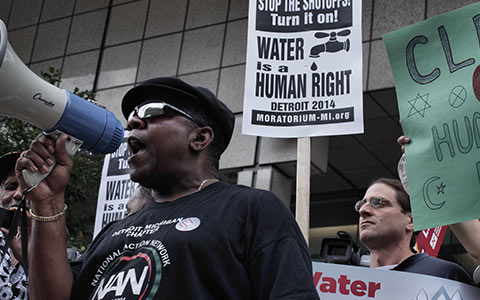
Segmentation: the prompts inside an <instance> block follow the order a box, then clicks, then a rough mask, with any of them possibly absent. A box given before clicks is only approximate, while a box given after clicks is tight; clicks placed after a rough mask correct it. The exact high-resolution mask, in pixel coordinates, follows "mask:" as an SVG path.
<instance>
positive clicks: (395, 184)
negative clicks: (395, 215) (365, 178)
mask: <svg viewBox="0 0 480 300" xmlns="http://www.w3.org/2000/svg"><path fill="white" fill-rule="evenodd" d="M376 183H383V184H385V185H388V186H389V187H391V188H392V189H394V190H395V196H396V198H397V202H398V204H399V205H400V207H401V208H402V213H404V214H406V213H411V212H412V206H411V204H410V196H409V195H408V193H407V192H406V191H405V189H404V188H403V185H402V182H401V181H400V180H398V179H393V178H378V179H376V180H374V181H372V182H371V183H370V185H369V186H368V187H371V186H372V185H374V184H376ZM417 235H418V232H414V233H413V234H412V238H411V239H410V250H411V251H412V252H413V253H417V251H416V250H415V244H416V241H417Z"/></svg>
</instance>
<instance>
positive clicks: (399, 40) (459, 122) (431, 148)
mask: <svg viewBox="0 0 480 300" xmlns="http://www.w3.org/2000/svg"><path fill="white" fill-rule="evenodd" d="M383 38H384V41H385V46H386V48H387V53H388V56H389V59H390V64H391V67H392V70H393V75H394V78H395V86H396V92H397V98H398V106H399V111H400V120H401V122H402V127H403V130H404V134H405V135H406V136H409V137H411V139H412V142H411V143H410V144H409V145H407V147H406V168H407V174H408V182H409V189H410V196H411V199H412V212H413V220H414V224H415V230H421V229H426V228H431V227H436V226H440V225H447V224H452V223H457V222H461V221H465V220H469V219H474V218H479V217H480V3H476V4H473V5H470V6H467V7H464V8H462V9H458V10H456V11H452V12H450V13H447V14H444V15H441V16H438V17H435V18H432V19H429V20H426V21H423V22H420V23H417V24H414V25H411V26H408V27H405V28H402V29H400V30H397V31H394V32H391V33H388V34H386V35H384V36H383Z"/></svg>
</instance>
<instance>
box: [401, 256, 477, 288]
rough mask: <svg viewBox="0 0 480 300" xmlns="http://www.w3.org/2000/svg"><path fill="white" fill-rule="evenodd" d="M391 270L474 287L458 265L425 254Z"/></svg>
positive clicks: (408, 259) (411, 257) (472, 282)
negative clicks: (450, 280)
mask: <svg viewBox="0 0 480 300" xmlns="http://www.w3.org/2000/svg"><path fill="white" fill-rule="evenodd" d="M392 270H396V271H405V272H411V273H418V274H424V275H431V276H437V277H443V278H447V279H452V280H456V281H460V282H463V283H467V284H471V285H475V283H474V281H473V279H472V277H471V276H470V274H468V272H467V271H466V270H465V269H463V268H462V267H460V266H459V265H457V264H455V263H453V262H450V261H446V260H443V259H439V258H435V257H431V256H429V255H428V254H426V253H421V254H416V255H412V256H410V257H408V258H407V259H405V260H404V261H402V262H401V263H400V264H398V265H397V266H396V267H395V268H393V269H392Z"/></svg>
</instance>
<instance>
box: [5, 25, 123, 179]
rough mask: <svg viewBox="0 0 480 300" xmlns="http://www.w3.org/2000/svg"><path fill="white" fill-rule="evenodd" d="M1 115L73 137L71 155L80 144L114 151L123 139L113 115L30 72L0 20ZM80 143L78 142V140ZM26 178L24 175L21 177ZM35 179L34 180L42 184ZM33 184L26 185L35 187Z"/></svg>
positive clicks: (94, 151)
mask: <svg viewBox="0 0 480 300" xmlns="http://www.w3.org/2000/svg"><path fill="white" fill-rule="evenodd" d="M0 115H1V116H7V117H13V118H16V119H20V120H23V121H26V122H28V123H30V124H32V125H34V126H36V127H39V128H40V129H42V130H43V131H44V132H45V133H46V134H52V133H54V132H58V131H60V132H64V133H66V134H68V135H69V136H70V137H72V138H73V141H74V142H72V144H71V145H70V146H68V145H67V149H70V152H73V153H70V154H71V155H73V154H74V153H75V151H76V150H77V149H78V146H80V145H81V148H82V149H85V150H87V151H89V152H91V153H95V154H97V153H100V154H107V153H111V152H114V151H115V150H116V149H117V148H118V147H119V146H120V144H121V142H122V140H123V127H122V125H121V123H120V121H119V120H118V119H117V118H116V117H115V115H114V114H113V113H112V112H110V111H108V110H106V109H105V108H103V107H100V106H98V105H96V104H94V103H92V102H89V101H87V100H85V99H83V98H81V97H79V96H77V95H75V94H73V93H71V92H69V91H67V90H62V89H59V88H57V87H56V86H54V85H52V84H50V83H48V82H46V81H45V80H43V79H42V78H40V77H38V76H37V75H36V74H35V73H33V72H32V71H31V70H30V69H29V68H28V67H27V66H25V64H24V63H23V62H22V61H21V60H20V58H19V57H18V56H17V55H16V53H15V52H14V51H13V49H12V47H11V46H10V44H9V42H8V39H7V28H6V27H5V24H4V23H3V21H2V20H0ZM79 140H80V141H79ZM24 175H25V174H24ZM41 177H42V178H41V179H43V177H46V175H45V176H41ZM41 179H40V180H38V179H35V180H34V181H38V182H40V181H41ZM38 182H32V183H31V184H30V183H28V182H27V184H29V185H36V184H38Z"/></svg>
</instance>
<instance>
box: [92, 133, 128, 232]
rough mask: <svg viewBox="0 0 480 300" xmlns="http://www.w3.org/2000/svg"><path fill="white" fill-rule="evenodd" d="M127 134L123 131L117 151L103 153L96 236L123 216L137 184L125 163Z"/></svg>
mask: <svg viewBox="0 0 480 300" xmlns="http://www.w3.org/2000/svg"><path fill="white" fill-rule="evenodd" d="M127 134H128V133H125V137H124V139H123V142H122V144H121V145H120V147H119V148H118V149H117V151H115V152H113V153H110V154H107V155H105V160H104V162H103V169H102V179H101V181H100V188H99V191H98V200H97V212H96V214H95V227H94V230H93V236H96V235H97V234H98V233H99V232H100V230H101V229H102V228H103V227H104V226H105V225H107V224H108V223H110V222H112V221H115V220H119V219H122V218H123V217H124V216H125V209H126V205H127V201H128V199H130V196H131V195H132V193H133V191H135V188H136V187H137V184H136V183H135V182H133V181H131V180H130V167H129V166H128V163H127V159H128V156H129V154H128V146H127V141H126V138H127V136H128V135H127Z"/></svg>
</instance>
